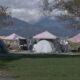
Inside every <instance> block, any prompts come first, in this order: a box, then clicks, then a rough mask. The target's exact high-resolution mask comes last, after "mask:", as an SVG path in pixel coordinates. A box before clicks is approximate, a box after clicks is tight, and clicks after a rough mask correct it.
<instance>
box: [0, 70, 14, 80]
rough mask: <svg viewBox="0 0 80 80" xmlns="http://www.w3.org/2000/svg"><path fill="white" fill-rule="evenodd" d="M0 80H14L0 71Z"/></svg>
mask: <svg viewBox="0 0 80 80" xmlns="http://www.w3.org/2000/svg"><path fill="white" fill-rule="evenodd" d="M0 80H15V79H14V78H13V77H12V76H10V75H9V74H8V73H7V72H5V71H0Z"/></svg>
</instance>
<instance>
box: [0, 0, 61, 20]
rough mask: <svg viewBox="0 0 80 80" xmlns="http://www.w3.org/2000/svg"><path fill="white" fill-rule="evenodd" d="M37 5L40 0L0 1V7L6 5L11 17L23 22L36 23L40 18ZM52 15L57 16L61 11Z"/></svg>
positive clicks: (40, 14) (55, 11) (56, 11)
mask: <svg viewBox="0 0 80 80" xmlns="http://www.w3.org/2000/svg"><path fill="white" fill-rule="evenodd" d="M50 1H52V0H50ZM39 4H40V0H0V5H6V6H8V7H9V8H10V10H11V11H12V16H14V17H16V18H19V19H22V20H25V21H36V20H38V19H40V18H41V17H42V13H41V12H40V10H39V7H38V5H39ZM53 13H54V15H58V14H60V13H61V11H58V10H54V11H53ZM53 13H52V14H53Z"/></svg>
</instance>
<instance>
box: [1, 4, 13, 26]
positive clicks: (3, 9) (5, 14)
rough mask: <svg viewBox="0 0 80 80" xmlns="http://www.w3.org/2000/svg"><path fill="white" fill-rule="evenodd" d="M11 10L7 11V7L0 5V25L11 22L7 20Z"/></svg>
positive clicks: (6, 24)
mask: <svg viewBox="0 0 80 80" xmlns="http://www.w3.org/2000/svg"><path fill="white" fill-rule="evenodd" d="M10 16H11V12H9V11H8V7H5V6H2V5H0V27H2V26H8V25H10V24H11V23H12V22H11V21H10V20H9V18H10Z"/></svg>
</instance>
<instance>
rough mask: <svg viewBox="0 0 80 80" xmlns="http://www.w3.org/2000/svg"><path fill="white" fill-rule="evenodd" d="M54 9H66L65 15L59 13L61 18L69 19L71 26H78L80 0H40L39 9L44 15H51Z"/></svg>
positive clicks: (79, 23) (79, 22) (79, 24)
mask: <svg viewBox="0 0 80 80" xmlns="http://www.w3.org/2000/svg"><path fill="white" fill-rule="evenodd" d="M54 9H59V10H67V12H68V14H67V15H66V14H65V15H60V17H61V19H63V20H64V19H69V20H70V25H69V26H71V28H80V27H79V26H80V0H52V2H50V1H49V0H42V5H41V10H42V13H43V14H44V15H46V16H48V15H51V13H52V11H53V10H54Z"/></svg>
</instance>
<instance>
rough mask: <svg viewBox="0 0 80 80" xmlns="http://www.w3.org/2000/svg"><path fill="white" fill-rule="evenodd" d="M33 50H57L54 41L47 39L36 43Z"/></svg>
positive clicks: (38, 51)
mask: <svg viewBox="0 0 80 80" xmlns="http://www.w3.org/2000/svg"><path fill="white" fill-rule="evenodd" d="M33 51H34V52H36V53H51V52H54V51H55V47H54V45H53V43H51V42H49V41H47V40H41V41H39V42H38V43H37V44H35V45H34V47H33Z"/></svg>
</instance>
